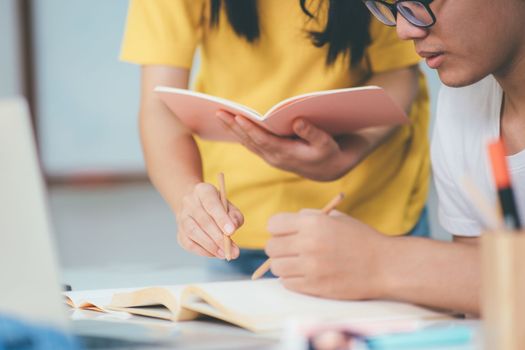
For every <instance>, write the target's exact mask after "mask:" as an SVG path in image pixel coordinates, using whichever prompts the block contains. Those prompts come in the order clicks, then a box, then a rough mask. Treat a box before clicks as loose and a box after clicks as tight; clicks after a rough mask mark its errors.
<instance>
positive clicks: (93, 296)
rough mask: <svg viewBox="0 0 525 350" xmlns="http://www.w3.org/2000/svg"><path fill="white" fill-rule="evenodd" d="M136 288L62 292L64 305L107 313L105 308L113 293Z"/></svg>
mask: <svg viewBox="0 0 525 350" xmlns="http://www.w3.org/2000/svg"><path fill="white" fill-rule="evenodd" d="M133 290H136V288H119V289H95V290H79V291H71V292H64V293H63V295H64V298H65V303H66V304H67V305H69V306H71V307H72V308H76V309H86V310H87V309H89V310H93V311H101V312H107V309H106V307H107V306H108V305H109V304H110V303H111V298H112V297H113V295H114V294H115V293H125V292H130V291H133Z"/></svg>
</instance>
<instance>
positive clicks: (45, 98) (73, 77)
mask: <svg viewBox="0 0 525 350" xmlns="http://www.w3.org/2000/svg"><path fill="white" fill-rule="evenodd" d="M127 4H128V1H127V0H111V1H107V0H90V1H86V0H39V1H33V5H34V11H33V14H34V18H33V20H34V24H33V26H34V32H33V36H34V41H35V48H34V50H35V51H34V52H35V62H36V68H35V72H36V81H37V86H36V98H37V107H38V108H37V113H38V118H39V133H40V137H41V147H42V148H41V149H42V157H43V163H44V166H45V169H46V171H47V173H48V174H52V175H63V174H71V173H86V172H101V171H102V172H112V173H114V172H117V173H118V172H142V171H143V162H142V156H141V151H140V145H139V138H138V132H137V127H136V125H137V111H138V97H139V96H138V93H139V85H138V79H139V69H138V67H136V66H133V65H129V64H125V63H122V62H119V60H118V56H119V49H120V41H121V38H122V33H123V31H124V24H125V18H126V12H127Z"/></svg>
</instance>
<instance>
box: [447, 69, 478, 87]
mask: <svg viewBox="0 0 525 350" xmlns="http://www.w3.org/2000/svg"><path fill="white" fill-rule="evenodd" d="M438 75H439V79H440V80H441V82H442V83H443V84H445V85H446V86H449V87H454V88H459V87H464V86H468V85H472V84H474V83H477V82H478V81H480V80H481V79H483V78H484V76H481V77H480V76H478V75H475V74H471V73H469V72H468V71H467V70H463V71H462V70H460V69H456V70H452V69H446V68H444V67H443V68H442V69H438Z"/></svg>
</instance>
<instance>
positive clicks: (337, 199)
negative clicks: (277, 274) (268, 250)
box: [252, 193, 345, 280]
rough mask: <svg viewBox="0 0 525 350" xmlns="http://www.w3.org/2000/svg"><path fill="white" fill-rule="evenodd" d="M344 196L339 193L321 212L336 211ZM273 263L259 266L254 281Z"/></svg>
mask: <svg viewBox="0 0 525 350" xmlns="http://www.w3.org/2000/svg"><path fill="white" fill-rule="evenodd" d="M344 196H345V195H344V193H339V194H338V195H337V196H335V197H334V198H332V200H331V201H330V202H328V204H326V205H325V206H324V208H323V209H321V212H322V213H323V214H329V213H330V212H331V211H332V210H334V209H335V207H337V206H338V205H339V203H341V201H342V200H343V198H344ZM271 263H272V261H271V259H270V258H268V259H267V260H266V261H265V262H264V263H262V264H261V266H259V267H258V268H257V270H255V272H254V273H253V274H252V280H256V279H259V278H260V277H262V276H263V275H264V274H265V273H266V272H267V271H268V270H269V269H270V265H271Z"/></svg>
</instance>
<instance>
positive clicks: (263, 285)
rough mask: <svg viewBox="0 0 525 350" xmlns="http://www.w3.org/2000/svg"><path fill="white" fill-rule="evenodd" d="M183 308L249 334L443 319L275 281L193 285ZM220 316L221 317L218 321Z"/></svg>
mask: <svg viewBox="0 0 525 350" xmlns="http://www.w3.org/2000/svg"><path fill="white" fill-rule="evenodd" d="M189 289H190V290H191V291H192V294H194V295H198V296H200V298H195V297H191V296H189V295H188V296H185V297H184V299H183V304H184V305H185V306H186V307H188V308H191V309H194V310H197V311H199V312H202V313H207V310H208V312H210V313H211V314H210V315H211V316H214V317H218V318H222V319H225V320H227V321H229V322H232V323H235V324H238V325H240V326H242V327H245V328H248V329H250V330H253V331H256V332H259V331H271V330H276V329H280V328H282V327H284V324H285V322H286V321H287V320H289V319H296V320H317V321H319V320H337V319H343V318H344V319H345V320H352V321H367V320H392V319H407V318H418V319H419V318H436V317H443V314H442V313H439V312H437V311H433V310H429V309H425V308H422V307H419V306H415V305H411V304H405V303H399V302H392V301H340V300H331V299H322V298H317V297H312V296H308V295H303V294H298V293H294V292H292V291H289V290H287V289H285V288H284V287H283V286H282V284H281V283H280V282H279V280H278V279H265V280H260V281H234V282H216V283H206V284H197V285H194V286H192V287H189ZM221 315H223V317H220V316H221Z"/></svg>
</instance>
